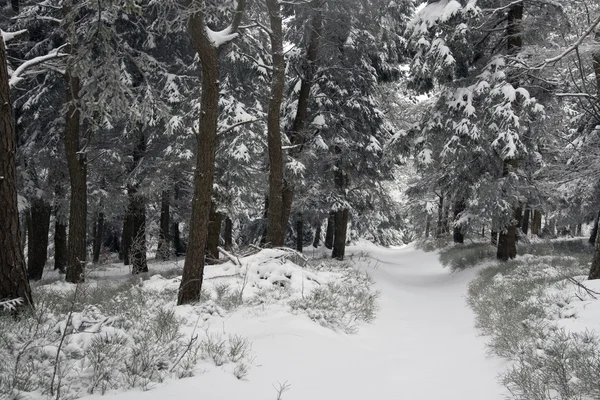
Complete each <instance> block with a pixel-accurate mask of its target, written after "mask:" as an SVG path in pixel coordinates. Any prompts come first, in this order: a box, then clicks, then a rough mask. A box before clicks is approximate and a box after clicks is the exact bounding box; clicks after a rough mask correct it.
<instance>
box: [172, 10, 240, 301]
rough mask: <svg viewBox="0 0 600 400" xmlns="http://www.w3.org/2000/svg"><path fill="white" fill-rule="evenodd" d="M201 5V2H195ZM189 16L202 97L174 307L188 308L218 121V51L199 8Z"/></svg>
mask: <svg viewBox="0 0 600 400" xmlns="http://www.w3.org/2000/svg"><path fill="white" fill-rule="evenodd" d="M195 3H201V2H195ZM194 5H199V6H200V8H199V9H197V10H195V11H194V13H193V14H192V15H191V16H190V19H189V24H188V32H189V35H190V38H191V40H192V42H193V43H194V46H195V48H196V52H197V53H198V56H199V58H200V64H201V68H202V93H201V98H200V110H201V113H200V121H199V124H198V126H199V130H198V137H197V139H198V140H197V144H198V147H197V155H196V170H195V171H194V194H193V199H192V215H191V219H190V224H189V226H190V233H189V243H188V248H187V252H186V257H185V263H184V266H183V276H182V279H181V285H180V287H179V293H178V297H177V304H178V305H182V304H188V303H191V302H194V301H197V300H199V299H200V291H201V290H202V280H203V278H204V252H205V250H206V243H207V236H208V222H209V218H210V207H211V195H212V189H213V181H214V170H215V153H216V148H217V122H218V118H219V49H218V48H216V47H214V43H213V41H212V39H211V38H209V37H208V31H207V27H206V22H205V20H204V15H203V11H202V4H194ZM244 7H245V1H244V0H238V4H237V9H236V12H235V13H234V18H233V22H232V23H231V25H230V27H229V30H230V32H231V33H234V32H236V31H237V28H238V27H239V25H240V22H241V19H242V15H243V12H244Z"/></svg>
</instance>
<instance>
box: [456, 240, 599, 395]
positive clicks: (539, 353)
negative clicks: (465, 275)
mask: <svg viewBox="0 0 600 400" xmlns="http://www.w3.org/2000/svg"><path fill="white" fill-rule="evenodd" d="M562 242H566V241H561V242H560V244H558V245H555V244H548V243H542V244H539V243H532V246H531V247H530V250H529V251H532V252H537V253H538V254H540V253H541V254H556V253H569V252H570V253H571V254H574V255H577V254H578V256H573V255H571V256H564V255H561V256H557V255H544V256H540V255H525V256H521V257H519V258H517V259H516V260H513V261H510V262H507V263H501V264H495V265H493V266H491V267H488V268H485V269H483V270H482V271H481V272H480V273H479V275H478V276H477V278H476V279H475V280H474V281H473V282H471V284H470V286H469V293H468V303H469V305H470V306H471V307H472V308H473V310H474V311H475V313H476V323H477V327H478V328H479V329H481V330H482V332H483V333H484V334H485V335H486V336H489V339H490V340H489V342H488V345H489V348H490V351H491V352H492V353H494V354H496V355H499V356H502V357H505V358H508V359H509V360H511V361H513V363H512V365H511V367H510V368H509V369H508V370H507V371H505V372H504V373H503V374H502V381H503V383H504V384H505V385H506V387H507V388H508V389H509V391H510V393H511V395H512V397H513V398H515V399H518V400H526V399H527V400H530V399H536V400H537V399H539V400H555V399H556V400H558V399H560V400H567V399H587V398H590V399H591V398H599V395H600V384H598V379H597V377H598V374H599V373H600V345H599V342H600V338H599V337H598V336H597V334H596V333H594V332H592V331H587V330H583V331H577V330H575V331H573V330H570V329H566V328H565V326H564V325H565V323H564V321H571V320H573V318H577V307H578V305H579V306H580V308H582V309H585V308H586V307H587V306H589V304H588V303H589V302H590V301H594V300H595V298H597V296H595V293H596V292H594V291H593V290H591V289H589V288H587V287H586V286H585V285H586V284H591V283H586V282H583V283H581V282H580V281H582V280H584V279H585V278H584V276H585V274H586V273H587V271H588V270H589V266H588V261H589V255H588V254H587V249H585V247H584V246H581V245H580V244H578V243H562ZM557 249H559V250H558V251H557ZM581 251H584V253H581Z"/></svg>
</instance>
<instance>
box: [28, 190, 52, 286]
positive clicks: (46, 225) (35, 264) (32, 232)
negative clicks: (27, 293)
mask: <svg viewBox="0 0 600 400" xmlns="http://www.w3.org/2000/svg"><path fill="white" fill-rule="evenodd" d="M29 212H30V217H29V219H28V224H27V225H28V227H27V228H28V229H27V230H28V232H29V241H28V242H27V276H28V277H29V280H30V281H31V280H34V281H39V280H40V279H42V275H43V274H44V267H45V266H46V261H48V234H49V232H50V216H51V215H52V206H51V205H50V204H49V203H47V202H46V201H45V200H43V199H39V198H36V199H33V200H32V201H31V208H30V210H29Z"/></svg>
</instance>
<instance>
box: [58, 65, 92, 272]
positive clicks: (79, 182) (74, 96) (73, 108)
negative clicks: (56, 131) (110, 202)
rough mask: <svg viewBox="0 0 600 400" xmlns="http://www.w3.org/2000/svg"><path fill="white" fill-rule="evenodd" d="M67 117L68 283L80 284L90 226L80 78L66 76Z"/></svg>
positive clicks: (65, 138)
mask: <svg viewBox="0 0 600 400" xmlns="http://www.w3.org/2000/svg"><path fill="white" fill-rule="evenodd" d="M66 80H67V104H68V106H67V115H66V130H65V136H64V141H65V153H66V158H67V165H68V169H69V178H70V182H71V202H70V206H69V242H68V254H67V274H66V276H65V280H66V281H67V282H71V283H80V282H83V281H84V280H85V276H84V271H85V260H86V223H87V160H86V155H85V153H84V152H82V146H81V144H80V141H79V139H80V138H79V131H80V128H81V126H80V123H81V122H80V108H79V101H80V100H79V78H77V77H75V76H72V75H71V74H70V72H67V74H66Z"/></svg>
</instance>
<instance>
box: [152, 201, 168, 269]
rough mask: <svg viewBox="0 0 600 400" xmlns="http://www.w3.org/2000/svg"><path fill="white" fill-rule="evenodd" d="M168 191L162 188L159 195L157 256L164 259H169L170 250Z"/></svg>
mask: <svg viewBox="0 0 600 400" xmlns="http://www.w3.org/2000/svg"><path fill="white" fill-rule="evenodd" d="M169 200H170V193H169V192H168V191H166V190H164V191H163V192H162V194H161V197H160V231H159V233H158V249H157V250H156V252H157V256H158V257H159V258H160V259H161V260H163V261H166V260H168V259H169V255H170V253H171V251H170V250H169V243H170V235H169V227H170V225H171V224H170V214H171V211H170V202H169Z"/></svg>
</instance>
